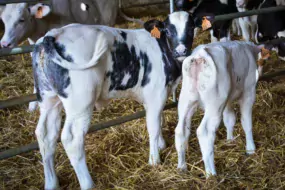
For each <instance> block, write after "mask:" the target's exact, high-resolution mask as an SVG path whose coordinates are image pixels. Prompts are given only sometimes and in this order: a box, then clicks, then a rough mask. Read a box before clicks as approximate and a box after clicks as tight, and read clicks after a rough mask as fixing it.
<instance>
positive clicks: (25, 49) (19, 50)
mask: <svg viewBox="0 0 285 190" xmlns="http://www.w3.org/2000/svg"><path fill="white" fill-rule="evenodd" d="M19 1H20V0H19ZM31 1H32V0H31ZM0 2H1V0H0ZM163 3H169V2H168V1H167V2H157V3H150V5H155V4H163ZM277 11H285V6H278V7H270V8H265V9H258V10H252V11H246V12H239V13H231V14H226V15H217V16H215V18H214V22H215V21H220V20H228V19H234V18H239V17H245V16H252V15H256V14H265V13H270V12H277ZM33 48H34V46H33V45H32V46H20V47H16V48H3V49H0V56H9V55H16V54H23V53H30V52H32V51H33Z"/></svg>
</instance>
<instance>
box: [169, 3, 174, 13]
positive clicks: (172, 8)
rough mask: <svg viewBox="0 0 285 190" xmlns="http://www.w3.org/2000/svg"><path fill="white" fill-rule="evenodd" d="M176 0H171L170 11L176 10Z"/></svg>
mask: <svg viewBox="0 0 285 190" xmlns="http://www.w3.org/2000/svg"><path fill="white" fill-rule="evenodd" d="M173 1H174V0H169V3H170V13H173V12H174V2H173Z"/></svg>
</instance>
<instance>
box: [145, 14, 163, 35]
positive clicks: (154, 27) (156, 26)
mask: <svg viewBox="0 0 285 190" xmlns="http://www.w3.org/2000/svg"><path fill="white" fill-rule="evenodd" d="M144 28H145V29H146V30H147V31H148V32H150V33H151V36H152V37H155V38H160V35H161V32H162V31H163V30H164V23H163V22H161V21H159V20H156V19H153V20H149V21H147V22H145V23H144Z"/></svg>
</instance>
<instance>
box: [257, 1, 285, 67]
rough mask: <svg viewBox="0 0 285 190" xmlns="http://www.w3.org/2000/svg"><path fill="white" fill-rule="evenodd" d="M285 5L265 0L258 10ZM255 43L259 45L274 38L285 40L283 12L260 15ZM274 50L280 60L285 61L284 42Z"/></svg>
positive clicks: (281, 2) (284, 12)
mask: <svg viewBox="0 0 285 190" xmlns="http://www.w3.org/2000/svg"><path fill="white" fill-rule="evenodd" d="M280 5H285V1H284V0H283V1H282V0H265V1H264V2H263V3H262V4H261V6H260V8H268V7H276V6H280ZM257 26H258V27H257V28H258V29H257V32H256V36H255V38H256V41H257V42H259V43H262V42H265V41H267V40H272V39H276V38H285V11H279V12H273V13H267V14H261V15H258V17H257ZM275 48H276V50H277V51H278V56H279V58H280V59H282V60H283V61H285V42H284V43H280V44H279V45H277V46H276V47H275Z"/></svg>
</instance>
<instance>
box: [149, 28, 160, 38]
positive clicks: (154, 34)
mask: <svg viewBox="0 0 285 190" xmlns="http://www.w3.org/2000/svg"><path fill="white" fill-rule="evenodd" d="M150 34H151V36H152V37H155V38H160V31H159V30H158V28H157V27H156V26H154V27H153V29H152V30H151V31H150Z"/></svg>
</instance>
